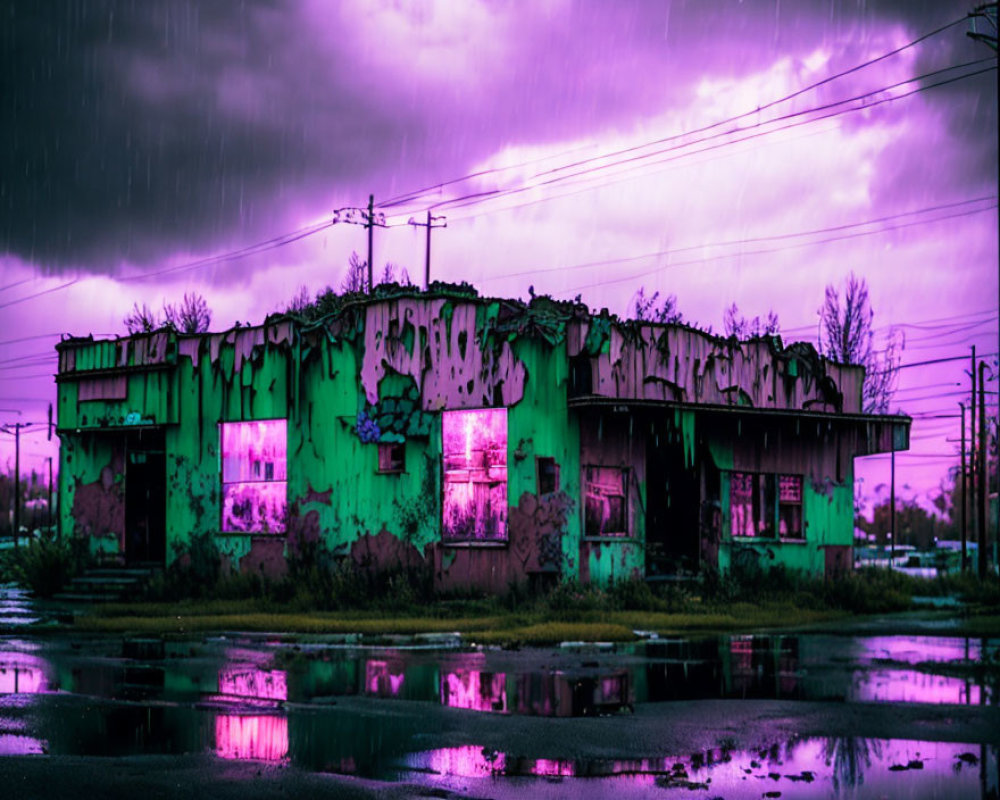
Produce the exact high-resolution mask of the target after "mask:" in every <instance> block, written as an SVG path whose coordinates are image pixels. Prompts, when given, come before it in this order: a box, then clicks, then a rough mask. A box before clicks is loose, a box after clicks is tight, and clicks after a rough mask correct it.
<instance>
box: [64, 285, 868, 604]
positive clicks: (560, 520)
mask: <svg viewBox="0 0 1000 800" xmlns="http://www.w3.org/2000/svg"><path fill="white" fill-rule="evenodd" d="M656 328H657V326H648V325H647V326H644V327H642V328H641V330H640V329H635V328H629V327H628V326H624V327H623V325H622V324H620V323H618V322H617V320H613V319H612V318H608V317H607V316H601V317H591V316H590V315H589V314H588V313H587V312H586V309H584V308H583V307H581V306H578V305H574V304H568V303H567V304H558V303H553V302H552V301H549V300H547V299H544V298H539V299H536V300H535V301H533V302H532V303H531V304H529V305H527V306H525V305H523V304H520V303H517V302H516V301H497V300H484V299H480V298H478V297H476V296H474V295H471V294H469V293H468V292H451V293H449V292H447V291H441V292H437V293H433V294H428V295H422V294H420V293H414V292H412V291H411V292H405V291H404V292H398V293H397V296H384V297H381V298H379V297H376V299H374V300H372V301H367V302H366V301H358V302H355V303H345V304H344V305H343V306H342V307H341V308H340V309H339V310H338V311H337V312H336V313H334V314H332V315H330V316H328V317H326V318H324V319H322V320H319V321H317V322H311V323H307V322H303V321H301V320H298V319H294V318H289V317H279V318H275V319H269V320H268V322H267V323H265V325H264V326H260V327H254V328H236V329H233V330H231V331H227V332H225V333H219V334H204V335H195V336H185V335H178V334H176V333H174V332H172V331H160V332H156V333H154V334H148V335H144V336H136V337H131V338H128V339H121V340H115V341H110V342H105V341H92V340H89V339H87V340H81V339H73V340H67V341H66V342H63V343H62V344H61V345H60V346H59V351H60V373H59V400H58V411H59V432H60V436H61V438H62V450H61V469H60V492H61V493H62V497H61V499H62V502H61V503H60V506H59V507H60V513H61V514H62V530H63V531H64V532H72V533H73V534H74V535H77V536H83V537H87V538H88V539H89V543H90V547H91V549H92V550H93V551H94V552H95V553H103V554H116V553H117V554H121V553H122V552H123V548H124V546H125V536H124V525H125V514H124V499H125V492H124V483H125V480H126V470H125V463H126V460H127V456H128V453H127V451H128V450H129V448H133V447H135V446H141V442H142V435H149V433H148V432H156V434H157V435H162V447H163V451H164V454H165V455H164V458H165V480H166V508H165V532H166V534H165V537H166V541H165V552H164V554H163V555H164V559H165V561H166V563H168V564H169V563H171V562H172V561H173V560H174V559H176V558H178V557H182V556H183V554H184V553H185V551H186V550H187V549H188V548H189V547H190V546H191V544H192V542H194V541H195V540H196V539H199V538H201V537H211V538H212V539H213V540H214V542H215V544H216V546H217V547H218V548H219V550H220V551H221V553H222V554H223V557H224V563H225V564H226V566H227V568H228V569H231V570H241V571H257V572H260V573H262V574H266V575H270V576H277V575H281V574H283V573H285V572H286V571H287V569H288V563H289V560H294V559H296V558H302V557H313V555H314V554H315V552H316V551H315V547H316V546H317V545H318V546H320V547H321V548H323V549H325V550H327V551H329V553H330V554H331V556H332V557H333V558H335V559H340V560H342V561H347V562H349V563H350V562H353V563H354V564H356V565H357V566H358V567H359V568H361V569H366V570H376V571H378V570H388V571H392V570H420V571H424V572H425V574H429V575H432V576H433V582H434V585H435V586H436V587H437V588H438V589H440V590H445V591H447V590H453V589H464V588H479V589H482V590H486V591H493V592H502V591H506V590H507V589H508V588H509V587H510V586H511V585H512V584H517V583H524V582H529V581H532V580H536V579H537V580H541V581H543V582H546V581H551V580H583V581H592V582H597V583H608V582H610V581H613V580H618V579H621V578H626V577H632V576H637V575H642V574H643V572H644V567H645V547H644V540H645V525H646V503H647V487H646V476H645V471H644V470H645V462H646V442H645V440H644V439H643V438H642V434H641V433H640V430H641V428H642V426H641V425H639V424H638V423H637V420H639V419H640V418H641V419H644V420H645V419H650V418H652V417H651V416H650V415H653V416H655V415H660V417H662V419H663V420H664V423H663V424H664V425H666V426H667V427H669V428H670V429H671V430H673V431H675V432H676V435H677V437H678V441H679V442H680V443H681V450H680V451H679V452H681V453H682V456H681V457H682V458H683V468H684V469H687V470H692V471H694V473H696V474H697V475H698V479H699V481H700V482H701V486H702V497H701V498H697V497H695V498H684V500H686V501H688V502H695V503H701V504H702V505H703V506H704V507H705V509H707V510H703V512H702V526H701V528H702V530H701V531H694V532H690V531H689V532H686V534H685V535H696V536H697V535H702V536H705V535H707V536H709V537H711V536H715V537H716V538H717V539H718V542H717V545H718V546H717V548H715V549H712V548H709V549H708V550H706V551H705V552H707V553H709V555H708V556H706V557H704V558H703V565H704V564H705V563H706V562H708V563H709V565H713V566H714V563H713V562H714V561H715V560H716V559H717V564H718V566H719V567H720V568H723V569H726V568H728V567H729V566H730V565H731V564H732V563H733V561H734V558H735V554H736V553H737V551H738V550H746V549H747V548H750V549H753V550H756V551H760V557H761V558H762V559H767V560H770V561H774V562H781V563H785V564H787V565H788V566H790V567H793V568H797V569H804V570H808V571H810V572H822V571H823V570H824V568H826V565H827V560H826V559H827V556H826V555H825V550H826V549H827V548H829V547H831V546H832V547H842V546H845V545H846V546H849V545H850V544H851V536H852V533H853V518H852V517H853V513H852V511H853V502H852V469H851V459H852V457H853V455H854V454H855V452H858V451H859V448H860V445H859V444H858V441H857V436H855V437H854V438H851V437H844V436H840V434H836V433H834V434H831V433H829V432H828V431H826V432H821V433H819V434H815V435H814V434H813V433H811V432H810V433H809V434H808V435H805V434H803V433H802V432H801V431H799V433H798V434H792V433H789V432H787V431H785V432H784V433H782V434H781V436H783V437H785V438H784V442H785V444H788V443H789V442H792V441H793V440H794V445H795V447H794V448H793V449H794V455H793V456H791V457H789V456H788V454H789V453H790V452H792V451H790V450H789V449H788V448H787V447H783V446H782V445H781V444H780V442H779V438H780V437H779V438H774V437H776V436H777V434H775V433H774V432H773V431H772V430H771V428H769V425H770V424H771V423H767V422H753V423H752V424H751V425H750V430H751V432H752V435H744V434H746V432H737V431H735V429H734V428H733V426H734V425H736V424H738V423H737V422H734V421H733V418H727V419H726V420H724V421H721V422H720V421H717V420H715V419H714V418H713V417H712V416H711V414H707V412H706V413H703V411H702V410H701V409H699V408H697V407H692V406H690V405H689V406H687V407H685V408H676V407H674V408H670V407H664V406H662V405H661V406H660V407H659V411H657V410H656V409H652V410H650V409H648V408H646V409H643V410H641V411H636V410H635V409H634V408H632V407H631V406H625V407H612V408H604V409H602V408H599V407H589V406H580V405H579V404H578V403H579V399H580V397H581V396H589V397H593V398H596V399H599V400H604V399H606V400H609V401H610V400H615V399H618V400H625V401H634V400H648V399H650V398H649V392H650V389H649V385H653V386H655V387H657V388H656V392H657V393H659V394H663V393H664V392H667V393H668V394H669V392H671V391H673V392H674V394H675V395H676V393H677V392H678V391H680V389H676V388H675V389H670V385H671V382H672V381H673V382H677V381H687V380H689V381H691V382H692V384H691V385H692V387H693V386H694V385H695V384H697V386H699V387H702V388H699V389H698V390H697V392H696V394H697V393H701V394H704V393H705V392H707V389H705V388H704V387H705V386H707V385H708V384H710V383H713V382H714V383H713V385H715V386H716V387H717V388H715V389H712V391H713V392H715V394H713V395H711V396H710V397H709V400H713V399H723V400H725V399H727V398H728V399H730V400H731V401H732V404H734V405H736V404H739V403H744V402H745V401H746V398H750V399H751V400H754V399H757V400H759V402H761V403H762V404H763V405H765V406H773V407H779V406H780V405H781V404H782V403H784V402H792V401H794V402H795V403H798V402H806V403H820V404H822V407H823V408H832V406H833V405H835V404H837V403H840V404H841V405H850V404H851V403H853V402H854V401H853V399H852V398H849V399H848V400H847V401H844V400H843V397H840V399H838V395H837V393H836V391H834V390H831V389H830V385H831V382H830V381H829V380H828V379H826V382H825V383H824V382H823V381H820V380H819V379H818V378H817V377H816V376H817V374H818V373H817V372H816V369H817V367H816V364H818V363H820V362H817V361H816V360H815V358H814V359H813V361H812V362H808V363H811V364H813V366H812V367H811V368H810V369H811V370H812V371H811V372H810V371H808V370H804V369H803V367H802V364H803V363H806V362H805V361H803V359H802V357H801V353H799V354H798V355H797V356H796V357H794V358H790V357H789V356H788V355H787V352H788V351H775V350H774V345H773V344H757V345H754V347H753V348H752V356H753V359H755V361H754V363H756V362H757V361H760V360H762V359H764V358H765V357H766V354H767V353H768V352H772V351H773V352H774V353H776V354H777V355H775V358H779V357H780V358H782V359H784V361H783V362H782V363H783V364H785V367H784V368H783V370H784V372H783V373H782V374H783V377H782V381H784V382H785V383H786V384H787V383H788V381H792V383H793V384H794V385H792V384H788V386H785V385H784V384H782V385H781V387H779V388H781V392H784V397H785V398H786V400H783V399H782V397H776V396H774V394H773V392H774V391H775V389H774V386H778V384H774V385H771V384H767V383H766V382H765V383H764V384H761V383H760V382H759V381H758V382H754V381H753V380H751V379H750V378H748V377H746V376H745V375H742V373H741V377H740V379H739V381H736V383H735V384H734V385H739V386H742V387H743V388H741V389H740V391H738V392H730V391H729V390H728V389H726V387H725V385H724V384H725V382H726V381H727V380H728V381H730V382H732V381H734V380H735V379H734V378H733V371H734V370H735V369H736V365H742V366H741V369H744V372H745V371H746V370H745V367H746V364H748V363H750V361H749V360H748V359H749V356H748V357H742V356H741V357H740V358H739V359H737V358H735V357H733V356H732V352H733V343H732V342H727V341H726V340H718V339H714V338H713V337H708V336H706V335H705V334H702V333H700V332H697V331H693V330H691V329H686V328H677V326H666V328H664V326H659V330H661V331H664V333H663V334H662V336H660V338H659V339H656V336H655V335H654V334H655V333H656V331H655V329H656ZM622 330H624V334H623V333H622ZM630 331H632V333H630ZM635 331H638V332H635ZM668 333H669V337H668V335H667V334H668ZM682 334H685V335H686V336H687V338H688V339H690V340H691V341H692V342H695V344H697V346H695V345H694V344H683V342H684V341H685V339H684V336H683V335H682ZM695 340H697V341H695ZM702 340H704V342H703V341H702ZM643 342H645V343H646V344H647V345H648V347H649V348H651V349H652V350H655V359H658V360H656V361H655V364H654V363H653V362H654V360H655V359H654V353H652V350H651V352H649V353H646V351H644V350H642V349H641V346H642V343H643ZM705 342H707V344H706V343H705ZM713 343H714V344H713ZM682 345H683V346H682ZM712 347H714V348H715V349H714V350H712ZM769 348H770V349H769ZM616 352H617V354H618V356H619V357H620V360H619V361H615V360H614V358H615V356H616ZM687 352H689V353H690V354H692V355H691V358H693V359H695V360H697V361H698V363H697V364H694V363H693V364H687V365H686V366H685V363H683V359H684V358H686V357H687V356H684V353H687ZM727 352H728V353H730V356H728V357H729V358H730V359H731V366H730V367H720V366H718V363H717V362H719V361H720V359H724V358H726V357H727V356H726V355H725V354H726V353H727ZM643 353H645V355H643ZM713 353H714V355H713ZM609 359H610V360H609ZM740 359H742V360H740ZM588 360H589V361H588ZM647 360H648V361H649V364H648V365H646V366H642V365H643V364H646V361H647ZM585 362H586V363H588V364H589V366H588V367H587V370H586V372H587V373H588V374H589V375H590V383H589V384H586V386H585V387H584V388H585V390H584V391H583V392H582V393H581V386H580V384H581V380H584V381H585V380H586V379H582V378H581V377H580V374H583V373H575V372H574V370H578V369H580V364H582V363H585ZM640 362H641V364H640ZM667 362H669V363H670V365H671V366H670V367H669V368H668V367H667V366H665V365H666V364H667ZM708 363H715V366H713V367H711V371H710V372H708V371H706V370H709V366H707V364H708ZM789 363H790V364H791V365H792V366H790V367H789V366H788V364H789ZM637 364H640V366H636V365H637ZM699 364H700V366H699ZM616 365H617V366H616ZM622 365H625V366H628V368H629V369H631V370H635V369H639V368H640V367H641V368H643V369H645V368H647V366H648V368H649V369H650V370H651V374H655V375H656V376H657V377H656V381H655V383H654V384H649V385H646V384H643V382H642V381H641V380H640V379H639V378H637V377H636V375H635V374H633V373H628V374H625V373H619V372H618V371H620V370H621V369H623V366H622ZM796 365H797V366H796ZM616 370H618V371H616ZM790 373H797V374H802V373H804V374H805V375H806V377H805V378H797V377H795V376H792V377H791V378H789V377H788V374H790ZM831 374H833V373H831ZM835 374H836V375H837V377H842V376H843V375H847V376H848V377H849V378H850V380H851V381H854V382H855V383H856V382H857V381H856V380H855V378H856V376H854V375H853V373H849V372H839V373H835ZM685 376H687V377H685ZM807 378H808V379H810V380H812V381H813V383H812V384H811V385H810V386H804V385H799V383H801V382H802V381H803V380H806V379H807ZM796 381H798V382H799V383H795V382H796ZM848 382H849V383H850V381H848ZM679 385H680V384H677V386H679ZM851 385H852V386H853V383H852V384H851ZM615 386H617V387H619V388H618V389H615V388H614V387H615ZM630 387H631V388H630ZM635 387H639V388H638V389H636V388H635ZM664 387H666V388H664ZM835 388H836V387H834V389H835ZM692 391H694V390H693V389H692ZM853 391H854V390H853V389H852V390H851V392H853ZM769 392H772V394H768V393H769ZM630 393H631V394H630ZM810 393H811V394H810ZM632 395H635V396H632ZM699 396H700V395H699ZM706 397H708V395H706ZM787 398H791V400H787ZM810 398H812V399H810ZM653 399H654V400H656V401H657V402H660V403H661V404H662V402H663V400H664V398H663V397H659V396H657V397H655V398H653ZM681 400H682V401H683V400H684V399H683V398H681ZM485 407H503V408H506V409H507V431H508V441H507V505H508V508H507V540H506V542H500V543H489V544H486V543H482V542H478V543H477V542H469V543H461V544H455V543H447V544H446V543H443V542H442V525H441V504H442V500H441V498H442V467H441V460H442V459H441V455H442V454H441V419H442V411H443V410H446V409H475V408H485ZM706 414H707V415H706ZM269 419H286V420H287V432H288V433H287V502H288V509H287V527H286V530H285V532H284V533H280V534H274V533H269V534H248V533H224V532H220V524H221V485H220V481H221V478H220V454H219V426H220V423H225V422H238V421H250V420H269ZM373 426H377V434H372V433H371V431H372V430H374V428H373ZM782 430H784V429H782ZM130 434H131V435H130ZM137 435H138V436H139V438H138V439H137V438H136V436H137ZM768 436H771V437H772V440H771V443H770V444H768V442H767V437H768ZM796 436H797V437H798V438H796ZM373 437H374V438H377V439H378V441H371V440H370V439H372V438H373ZM137 441H138V442H139V443H140V444H139V445H136V442H137ZM378 442H382V443H385V444H388V443H404V444H405V461H404V468H403V469H402V471H399V472H391V473H381V472H379V461H378V459H379V444H378ZM837 442H839V444H838V443H837ZM852 447H853V448H854V451H855V452H850V451H851V448H852ZM868 448H869V450H871V449H872V446H871V445H870V444H869V445H868ZM782 453H784V454H785V455H782ZM789 458H791V462H792V464H791V466H792V467H794V466H796V465H798V466H797V469H798V470H799V471H800V472H801V473H802V474H804V475H807V476H808V479H807V480H805V482H804V484H805V491H804V495H805V496H804V499H803V515H804V518H805V520H806V525H807V535H806V542H805V544H801V543H794V544H791V543H789V544H783V543H750V544H748V543H745V542H733V541H732V540H731V538H728V537H727V536H726V535H725V531H726V530H728V528H727V524H728V517H727V514H728V512H727V510H726V509H727V497H728V484H727V471H729V470H733V469H736V470H749V469H766V470H772V471H790V469H791V467H790V466H789ZM539 459H552V460H554V462H555V464H556V465H557V467H558V475H559V478H558V487H557V490H556V491H551V492H547V493H545V494H542V493H540V491H539V483H538V469H539ZM587 464H603V465H607V466H618V465H620V466H622V467H627V468H628V470H629V474H630V480H629V486H628V487H627V503H628V515H629V520H630V523H629V531H628V533H627V535H626V536H609V537H604V538H600V537H597V538H586V537H585V536H584V502H583V497H584V495H585V493H586V491H587V487H586V486H584V485H583V484H584V478H583V467H584V466H585V465H587ZM838 464H839V466H838ZM713 481H714V482H715V485H707V484H712V482H713ZM712 497H714V498H715V501H714V502H715V507H716V509H717V513H715V515H714V516H713V515H712V511H711V504H712V503H711V498H712ZM680 500H681V498H678V501H680ZM720 506H721V513H718V509H719V507H720ZM706 531H708V533H707V534H706Z"/></svg>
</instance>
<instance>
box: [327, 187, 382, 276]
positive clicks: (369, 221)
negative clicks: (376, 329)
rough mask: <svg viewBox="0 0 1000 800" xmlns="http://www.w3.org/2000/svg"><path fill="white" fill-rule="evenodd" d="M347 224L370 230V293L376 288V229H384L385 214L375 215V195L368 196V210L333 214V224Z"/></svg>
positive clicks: (344, 211)
mask: <svg viewBox="0 0 1000 800" xmlns="http://www.w3.org/2000/svg"><path fill="white" fill-rule="evenodd" d="M341 222H346V223H347V224H349V225H364V227H365V228H367V229H368V291H369V292H371V290H372V287H373V286H374V283H375V282H374V280H373V271H372V270H373V268H374V267H373V260H374V258H375V254H374V244H375V243H374V229H375V227H376V226H377V227H379V228H384V227H386V224H385V214H384V213H383V212H381V211H379V212H378V213H375V195H373V194H370V195H368V208H338V209H336V210H335V211H334V212H333V223H334V224H335V225H336V224H338V223H341Z"/></svg>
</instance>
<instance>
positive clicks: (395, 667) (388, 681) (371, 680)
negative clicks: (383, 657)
mask: <svg viewBox="0 0 1000 800" xmlns="http://www.w3.org/2000/svg"><path fill="white" fill-rule="evenodd" d="M404 677H405V674H404V671H403V665H402V664H401V663H399V662H393V663H390V662H388V661H376V660H371V661H366V662H365V694H367V695H371V696H372V697H399V695H400V690H401V689H402V688H403V679H404Z"/></svg>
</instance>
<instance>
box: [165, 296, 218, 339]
mask: <svg viewBox="0 0 1000 800" xmlns="http://www.w3.org/2000/svg"><path fill="white" fill-rule="evenodd" d="M163 321H164V322H165V323H166V324H167V325H170V326H171V327H172V328H174V329H175V330H177V331H180V332H181V333H204V332H205V331H207V330H208V326H209V325H211V324H212V312H211V311H210V310H209V308H208V302H207V301H206V300H205V298H204V297H202V296H201V295H200V294H198V293H197V292H185V293H184V299H183V300H182V301H181V302H180V303H176V304H174V303H164V304H163Z"/></svg>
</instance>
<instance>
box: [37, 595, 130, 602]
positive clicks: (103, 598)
mask: <svg viewBox="0 0 1000 800" xmlns="http://www.w3.org/2000/svg"><path fill="white" fill-rule="evenodd" d="M52 599H53V600H59V601H61V602H64V603H116V602H118V601H119V600H121V596H120V595H118V594H117V593H108V592H86V593H85V592H58V593H57V594H54V595H52Z"/></svg>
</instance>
